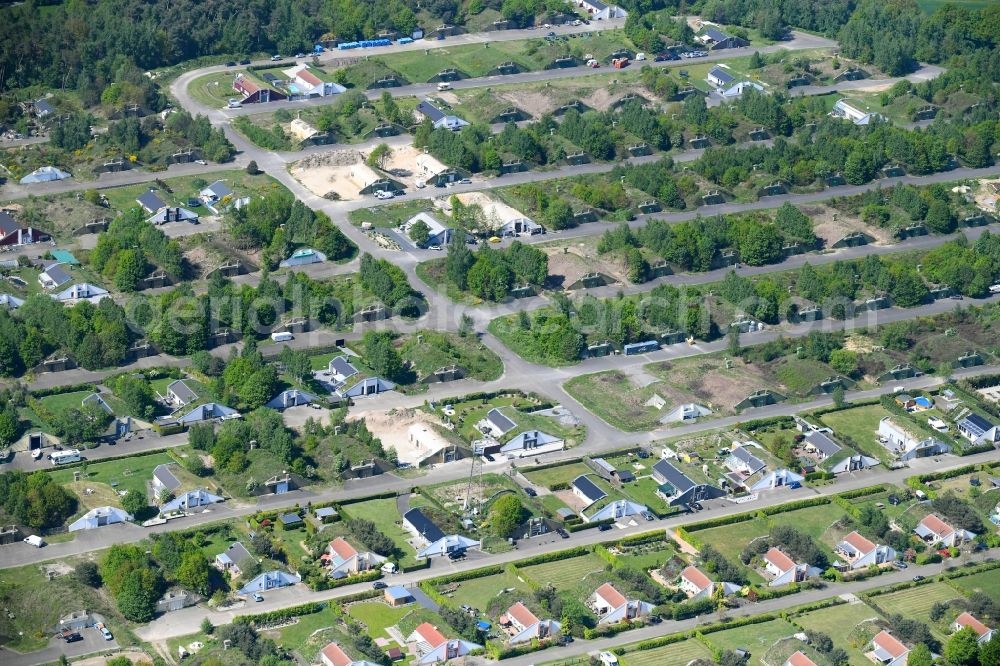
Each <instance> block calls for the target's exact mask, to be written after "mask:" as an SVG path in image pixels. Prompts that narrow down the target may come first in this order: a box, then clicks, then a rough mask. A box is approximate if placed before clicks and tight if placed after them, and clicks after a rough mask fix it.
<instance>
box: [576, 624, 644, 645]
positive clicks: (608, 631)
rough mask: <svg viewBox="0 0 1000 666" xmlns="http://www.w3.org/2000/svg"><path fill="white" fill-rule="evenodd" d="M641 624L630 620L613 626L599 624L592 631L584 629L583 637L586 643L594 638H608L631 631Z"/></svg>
mask: <svg viewBox="0 0 1000 666" xmlns="http://www.w3.org/2000/svg"><path fill="white" fill-rule="evenodd" d="M642 624H643V623H641V622H632V621H631V620H623V621H621V622H615V623H614V624H599V625H597V626H596V627H594V628H593V629H584V630H583V637H584V638H585V639H587V640H588V641H589V640H592V639H595V638H609V637H611V636H617V635H618V634H620V633H622V632H623V631H631V630H632V629H635V628H636V627H637V626H642Z"/></svg>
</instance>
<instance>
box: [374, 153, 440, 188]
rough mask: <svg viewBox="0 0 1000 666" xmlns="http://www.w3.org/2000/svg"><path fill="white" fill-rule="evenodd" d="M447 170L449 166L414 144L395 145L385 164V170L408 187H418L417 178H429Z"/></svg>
mask: <svg viewBox="0 0 1000 666" xmlns="http://www.w3.org/2000/svg"><path fill="white" fill-rule="evenodd" d="M447 170H448V167H447V166H446V165H444V164H443V163H442V162H441V161H440V160H438V159H437V158H436V157H434V156H433V155H430V154H428V153H424V151H423V150H420V149H419V148H415V147H414V146H393V148H392V155H391V156H390V157H389V160H388V161H387V162H386V164H385V171H386V172H388V173H389V174H390V175H391V176H392V177H393V178H394V179H396V180H398V181H400V182H401V183H403V185H404V186H405V187H406V188H407V189H410V188H414V187H416V181H417V180H427V179H428V178H430V177H431V176H435V175H437V174H439V173H441V172H442V171H447Z"/></svg>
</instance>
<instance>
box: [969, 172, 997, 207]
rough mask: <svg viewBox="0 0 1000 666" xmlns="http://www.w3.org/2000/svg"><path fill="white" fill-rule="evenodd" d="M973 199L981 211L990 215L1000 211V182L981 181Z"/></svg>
mask: <svg viewBox="0 0 1000 666" xmlns="http://www.w3.org/2000/svg"><path fill="white" fill-rule="evenodd" d="M973 197H974V199H975V202H976V206H978V207H979V208H980V210H985V211H986V212H988V213H993V212H996V211H997V210H1000V180H988V179H985V178H984V179H982V180H980V181H979V187H977V188H976V191H975V193H974V194H973Z"/></svg>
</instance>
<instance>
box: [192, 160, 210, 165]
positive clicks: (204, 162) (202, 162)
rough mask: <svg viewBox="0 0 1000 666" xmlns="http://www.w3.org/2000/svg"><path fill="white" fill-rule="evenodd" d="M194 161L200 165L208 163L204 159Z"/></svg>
mask: <svg viewBox="0 0 1000 666" xmlns="http://www.w3.org/2000/svg"><path fill="white" fill-rule="evenodd" d="M194 163H195V164H200V165H202V166H205V165H207V164H208V162H206V161H205V160H195V161H194Z"/></svg>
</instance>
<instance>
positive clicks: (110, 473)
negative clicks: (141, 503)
mask: <svg viewBox="0 0 1000 666" xmlns="http://www.w3.org/2000/svg"><path fill="white" fill-rule="evenodd" d="M172 462H177V461H176V460H174V459H173V458H172V457H171V456H170V455H168V454H166V453H154V454H152V455H148V456H135V457H130V458H120V459H117V460H109V461H107V462H98V463H89V464H88V465H87V469H86V473H85V474H81V480H82V481H85V482H86V483H105V484H107V485H109V486H111V487H112V488H114V489H115V490H117V491H122V490H138V491H139V492H141V493H143V494H145V493H146V483H147V482H148V481H149V480H150V479H151V478H152V476H153V468H154V467H156V466H157V465H162V464H165V463H172ZM82 471H83V470H81V468H80V467H75V468H71V469H65V468H63V469H60V468H55V469H53V470H52V471H51V472H49V474H51V475H52V479H53V480H54V481H55V482H56V483H60V484H67V483H71V482H72V481H73V474H74V472H82Z"/></svg>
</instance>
